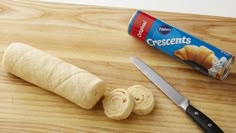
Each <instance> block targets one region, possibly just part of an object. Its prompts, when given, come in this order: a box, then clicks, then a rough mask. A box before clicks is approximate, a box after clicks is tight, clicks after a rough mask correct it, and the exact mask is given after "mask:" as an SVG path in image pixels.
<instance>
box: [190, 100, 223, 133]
mask: <svg viewBox="0 0 236 133" xmlns="http://www.w3.org/2000/svg"><path fill="white" fill-rule="evenodd" d="M186 113H187V114H188V115H189V116H190V117H191V118H192V119H193V120H194V121H195V122H196V123H197V124H198V126H199V127H200V128H201V129H202V130H203V131H204V132H205V133H224V131H223V130H221V129H220V127H218V126H217V125H216V124H215V123H214V122H213V121H212V120H211V119H210V118H208V117H207V116H206V115H205V114H203V113H202V112H201V111H199V110H197V109H196V108H195V107H193V106H192V105H189V106H188V107H187V109H186Z"/></svg>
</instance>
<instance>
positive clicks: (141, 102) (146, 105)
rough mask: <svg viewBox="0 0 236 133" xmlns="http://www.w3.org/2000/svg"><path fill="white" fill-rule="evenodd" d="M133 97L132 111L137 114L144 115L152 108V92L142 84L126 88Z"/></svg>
mask: <svg viewBox="0 0 236 133" xmlns="http://www.w3.org/2000/svg"><path fill="white" fill-rule="evenodd" d="M127 91H128V92H129V93H130V94H131V95H132V96H133V97H134V108H133V112H134V113H135V114H137V115H146V114H148V113H150V112H151V111H152V110H153V108H154V97H153V94H152V92H151V91H150V90H149V89H148V88H146V87H145V86H142V85H134V86H131V87H129V88H128V90H127Z"/></svg>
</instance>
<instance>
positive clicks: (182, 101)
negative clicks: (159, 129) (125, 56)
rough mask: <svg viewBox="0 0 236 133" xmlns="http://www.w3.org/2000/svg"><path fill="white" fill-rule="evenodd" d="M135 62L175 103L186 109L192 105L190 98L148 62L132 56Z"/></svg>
mask: <svg viewBox="0 0 236 133" xmlns="http://www.w3.org/2000/svg"><path fill="white" fill-rule="evenodd" d="M131 61H132V62H133V64H134V65H135V66H136V67H137V68H138V69H139V70H140V71H141V72H142V73H143V74H144V75H145V76H146V77H147V78H148V79H150V80H151V81H152V82H153V83H154V84H155V85H156V86H157V87H159V88H160V90H161V91H162V92H164V93H165V94H166V95H167V96H168V97H169V98H170V99H171V100H172V101H173V102H174V103H175V104H177V105H178V106H179V107H181V108H182V109H183V110H185V111H186V108H187V107H188V106H189V105H190V103H189V100H188V99H187V98H185V97H184V96H183V95H181V94H180V93H179V92H178V91H176V89H175V88H174V87H172V86H171V85H170V84H169V83H167V82H166V81H165V80H164V79H163V78H162V77H161V76H159V75H158V74H157V73H156V72H155V71H154V70H152V69H151V68H150V67H149V66H148V65H147V64H145V63H144V62H143V61H141V60H140V59H138V58H137V57H131Z"/></svg>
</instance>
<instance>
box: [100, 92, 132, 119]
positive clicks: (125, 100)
mask: <svg viewBox="0 0 236 133" xmlns="http://www.w3.org/2000/svg"><path fill="white" fill-rule="evenodd" d="M133 106H134V98H133V97H132V96H131V95H130V94H129V93H128V92H127V91H126V90H125V89H122V88H118V89H115V90H113V91H112V92H110V93H109V94H108V95H107V96H105V98H104V100H103V108H104V112H105V114H106V116H107V117H108V118H111V119H114V120H123V119H126V118H127V117H128V116H129V115H130V113H131V112H132V110H133Z"/></svg>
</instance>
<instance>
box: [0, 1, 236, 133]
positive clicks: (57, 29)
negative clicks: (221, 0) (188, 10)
mask: <svg viewBox="0 0 236 133" xmlns="http://www.w3.org/2000/svg"><path fill="white" fill-rule="evenodd" d="M135 11H136V10H133V9H119V8H104V7H96V6H82V5H64V4H52V3H43V2H28V1H21V2H19V1H8V0H2V1H1V2H0V35H1V38H0V56H1V57H2V54H3V51H4V49H5V48H6V47H7V46H8V45H9V44H10V43H12V42H23V43H26V44H29V45H32V46H34V47H36V48H39V49H41V50H43V51H45V52H48V53H50V54H52V55H54V56H57V57H60V58H62V59H63V60H65V61H67V62H69V63H72V64H74V65H76V66H79V67H81V68H83V69H86V70H88V71H90V72H91V73H93V74H96V75H97V76H99V77H100V78H102V79H104V80H105V81H106V82H107V88H106V89H107V92H109V91H111V90H113V89H115V88H120V87H123V88H127V87H129V86H131V85H135V84H141V85H145V86H147V87H149V88H150V89H151V90H152V91H153V93H154V96H155V101H156V104H155V109H154V110H153V112H152V113H151V114H149V115H146V116H137V115H134V114H132V115H131V116H130V117H129V118H128V119H126V120H123V121H114V120H110V119H108V118H107V117H106V116H105V115H104V113H103V108H102V104H101V101H100V102H99V103H98V104H97V105H96V106H95V107H94V108H93V109H92V110H85V109H82V108H80V107H78V106H76V105H75V104H73V103H71V102H69V101H67V100H65V99H64V98H62V97H60V96H57V95H55V94H53V93H50V92H48V91H46V90H44V89H41V88H39V87H37V86H34V85H32V84H30V83H27V82H26V81H24V80H21V79H19V78H17V77H15V76H13V75H11V74H8V73H6V72H5V71H4V70H3V68H1V67H0V132H4V133H5V132H14V133H15V132H22V133H26V132H35V133H52V132H56V133H60V132H66V133H67V132H68V133H75V132H76V133H77V132H94V133H105V132H112V133H113V132H117V133H120V132H123V133H128V132H133V133H137V132H149V133H154V132H158V133H201V132H202V131H201V130H200V129H199V128H198V127H197V126H196V125H195V124H194V123H193V122H192V121H191V120H190V119H189V118H188V117H187V115H186V114H185V113H184V112H183V111H182V110H181V109H180V108H178V107H177V106H176V105H174V104H173V102H172V101H170V100H169V99H168V98H167V97H166V96H165V95H164V94H163V93H162V92H161V91H160V90H159V89H158V88H157V87H156V86H154V85H153V84H152V83H151V82H150V81H149V80H148V79H147V78H146V77H145V76H143V75H142V74H141V72H139V71H138V70H137V69H136V68H135V67H134V65H133V64H131V62H130V59H129V57H130V56H137V57H139V58H141V59H142V60H143V61H145V62H146V63H147V64H149V65H150V66H151V67H152V68H153V69H154V70H155V71H157V72H158V73H159V74H160V75H162V76H163V77H164V78H165V79H166V80H167V81H168V82H169V83H170V84H172V85H173V86H174V87H175V88H176V89H177V90H178V91H180V92H181V93H182V94H183V95H184V96H186V97H187V98H189V99H190V100H191V102H192V104H193V105H194V106H196V107H197V108H198V109H199V110H201V111H202V112H204V113H205V114H207V115H208V116H209V117H210V118H212V119H213V120H214V121H215V122H216V123H217V124H218V125H219V126H220V127H221V128H222V129H223V130H224V131H225V132H226V133H233V132H236V113H235V112H236V66H235V65H234V66H233V68H232V71H231V74H230V76H229V77H228V78H227V79H226V80H225V81H218V80H215V79H212V78H211V77H208V76H205V75H203V74H201V73H199V72H197V71H196V70H194V69H192V68H191V67H189V66H187V65H185V64H183V63H180V62H178V61H175V60H174V59H172V58H171V57H169V56H167V55H165V54H163V53H161V52H160V51H158V50H155V49H153V48H151V47H149V46H147V45H146V44H144V43H142V42H140V41H138V40H136V39H134V38H133V37H131V36H130V35H128V33H127V27H128V22H129V19H130V17H131V16H132V14H133V13H134V12H135ZM146 12H147V13H149V14H151V15H152V16H155V17H158V18H160V19H162V20H164V21H166V22H168V23H170V24H172V25H174V26H177V27H179V28H181V29H183V30H185V31H187V32H189V33H191V34H193V35H194V36H197V37H198V38H201V39H203V40H204V41H207V42H209V43H211V44H214V45H215V46H217V47H219V48H221V49H223V50H225V51H227V52H230V53H232V54H233V55H236V36H235V35H236V19H233V18H224V17H209V16H201V15H192V14H176V13H166V12H153V11H146Z"/></svg>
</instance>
